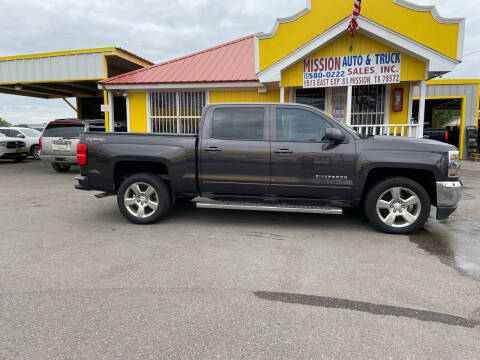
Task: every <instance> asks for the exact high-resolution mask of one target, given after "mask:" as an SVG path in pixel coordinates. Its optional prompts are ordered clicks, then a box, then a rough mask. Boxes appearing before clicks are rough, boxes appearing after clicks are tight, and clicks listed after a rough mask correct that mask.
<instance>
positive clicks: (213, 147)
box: [204, 146, 222, 152]
mask: <svg viewBox="0 0 480 360" xmlns="http://www.w3.org/2000/svg"><path fill="white" fill-rule="evenodd" d="M204 150H205V151H210V152H218V151H222V149H220V148H219V147H216V146H209V147H208V148H206V149H204Z"/></svg>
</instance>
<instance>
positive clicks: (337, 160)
mask: <svg viewBox="0 0 480 360" xmlns="http://www.w3.org/2000/svg"><path fill="white" fill-rule="evenodd" d="M272 110H273V111H272V118H273V122H272V134H271V138H272V143H271V148H272V153H271V189H270V191H271V193H272V195H275V196H279V197H289V198H314V199H325V200H330V201H331V200H349V199H350V197H351V190H352V186H353V179H354V173H355V172H354V160H355V141H354V139H353V138H352V137H351V135H350V134H348V133H347V132H346V131H345V130H344V129H342V128H341V127H340V126H339V125H337V124H335V120H333V119H329V118H328V117H327V116H325V115H323V114H322V113H321V112H317V111H316V110H315V109H309V108H305V107H301V106H299V107H294V106H288V107H287V106H285V107H282V106H281V105H277V106H275V107H274V109H272ZM331 127H336V128H340V129H341V130H342V131H343V132H344V133H345V140H344V141H343V142H341V143H335V142H329V141H327V140H326V139H325V129H326V128H331Z"/></svg>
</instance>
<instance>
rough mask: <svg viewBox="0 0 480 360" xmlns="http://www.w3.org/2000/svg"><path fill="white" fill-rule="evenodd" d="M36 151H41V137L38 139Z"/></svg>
mask: <svg viewBox="0 0 480 360" xmlns="http://www.w3.org/2000/svg"><path fill="white" fill-rule="evenodd" d="M38 150H42V137H41V136H40V137H39V138H38Z"/></svg>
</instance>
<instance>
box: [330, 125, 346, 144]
mask: <svg viewBox="0 0 480 360" xmlns="http://www.w3.org/2000/svg"><path fill="white" fill-rule="evenodd" d="M325 140H328V141H332V142H342V141H344V140H345V134H344V133H343V132H342V131H341V130H339V129H337V128H326V129H325Z"/></svg>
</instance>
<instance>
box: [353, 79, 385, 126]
mask: <svg viewBox="0 0 480 360" xmlns="http://www.w3.org/2000/svg"><path fill="white" fill-rule="evenodd" d="M384 122H385V85H366V86H354V87H353V88H352V122H351V124H352V125H383V124H384Z"/></svg>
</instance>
